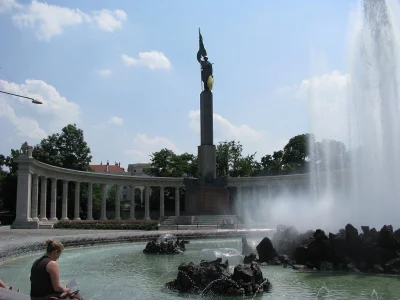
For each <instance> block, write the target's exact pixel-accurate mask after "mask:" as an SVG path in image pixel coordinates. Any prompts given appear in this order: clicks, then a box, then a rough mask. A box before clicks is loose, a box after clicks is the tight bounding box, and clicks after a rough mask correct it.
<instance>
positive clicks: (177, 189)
mask: <svg viewBox="0 0 400 300" xmlns="http://www.w3.org/2000/svg"><path fill="white" fill-rule="evenodd" d="M180 211H181V208H180V203H179V187H178V186H176V187H175V216H177V217H179V215H180Z"/></svg>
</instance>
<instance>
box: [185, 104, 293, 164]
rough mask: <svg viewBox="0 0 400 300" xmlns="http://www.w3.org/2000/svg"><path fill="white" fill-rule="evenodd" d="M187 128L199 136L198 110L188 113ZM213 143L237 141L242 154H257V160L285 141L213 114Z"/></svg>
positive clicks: (277, 148) (280, 147) (278, 148)
mask: <svg viewBox="0 0 400 300" xmlns="http://www.w3.org/2000/svg"><path fill="white" fill-rule="evenodd" d="M189 119H190V122H189V127H190V128H191V129H192V130H193V131H194V132H196V133H198V134H200V110H192V111H190V112H189ZM213 119H214V143H215V144H218V142H220V141H226V140H227V141H231V140H235V141H239V142H240V143H241V144H242V146H243V152H244V154H250V153H251V154H252V153H254V152H257V158H260V157H262V156H264V155H265V154H272V153H273V151H277V150H280V149H282V148H283V146H284V145H285V144H286V143H287V140H284V139H276V138H274V137H273V136H272V135H271V134H268V133H267V132H266V131H264V130H257V129H254V128H251V127H250V126H248V125H245V124H243V125H239V126H238V125H235V124H233V123H231V122H230V121H228V120H227V119H225V118H224V117H222V116H221V115H218V114H216V113H214V115H213Z"/></svg>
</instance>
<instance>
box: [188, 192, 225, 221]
mask: <svg viewBox="0 0 400 300" xmlns="http://www.w3.org/2000/svg"><path fill="white" fill-rule="evenodd" d="M230 212H231V211H230V205H229V191H228V188H227V187H221V186H218V187H210V186H190V187H186V196H185V214H186V215H213V214H215V215H224V214H230Z"/></svg>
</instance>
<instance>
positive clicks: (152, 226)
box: [54, 220, 158, 230]
mask: <svg viewBox="0 0 400 300" xmlns="http://www.w3.org/2000/svg"><path fill="white" fill-rule="evenodd" d="M54 228H59V229H111V230H158V221H151V220H150V221H145V220H121V221H117V220H94V221H89V220H81V221H59V222H58V223H56V224H54Z"/></svg>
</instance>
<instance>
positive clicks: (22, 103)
mask: <svg viewBox="0 0 400 300" xmlns="http://www.w3.org/2000/svg"><path fill="white" fill-rule="evenodd" d="M0 89H1V90H3V91H6V92H10V93H15V94H18V95H22V96H27V97H32V98H34V99H36V100H39V101H41V102H42V103H43V104H41V105H35V104H32V103H31V100H28V99H25V98H20V97H14V96H9V95H4V94H0V117H3V118H7V119H8V120H9V122H10V123H11V124H12V125H13V126H14V127H15V130H16V132H17V134H18V135H21V136H24V137H28V138H31V139H41V138H44V137H45V136H46V135H47V132H48V131H49V132H55V131H58V130H59V129H61V128H62V127H64V126H65V125H67V124H70V123H77V122H78V121H79V116H80V108H79V105H78V104H76V103H74V102H70V101H68V100H67V99H66V98H65V97H62V96H61V95H60V94H59V93H58V91H57V90H56V89H55V88H54V87H53V86H51V85H49V84H47V83H46V82H44V81H42V80H31V79H29V80H26V81H25V83H24V84H20V85H19V84H16V83H12V82H7V81H3V80H0Z"/></svg>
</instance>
